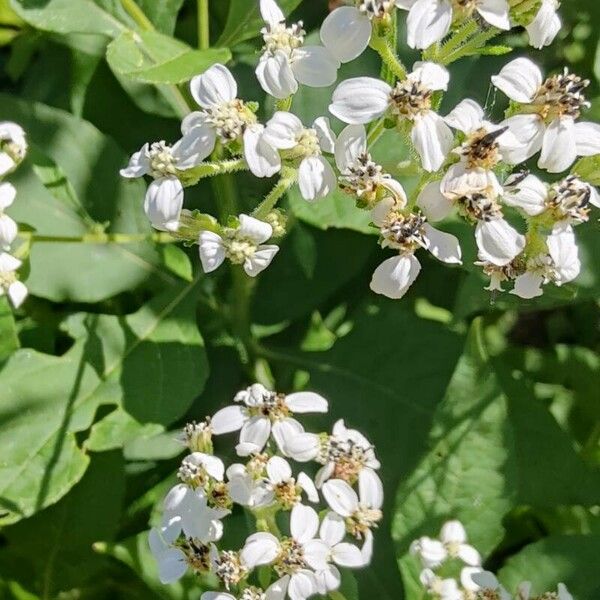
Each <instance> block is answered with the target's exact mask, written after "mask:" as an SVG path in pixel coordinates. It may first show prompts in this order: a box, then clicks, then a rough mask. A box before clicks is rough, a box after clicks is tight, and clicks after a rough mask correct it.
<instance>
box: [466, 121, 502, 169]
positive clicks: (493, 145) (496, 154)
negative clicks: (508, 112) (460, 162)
mask: <svg viewBox="0 0 600 600" xmlns="http://www.w3.org/2000/svg"><path fill="white" fill-rule="evenodd" d="M507 130H508V127H503V128H502V129H497V130H496V131H491V132H489V131H487V130H486V129H485V128H483V127H482V128H481V129H479V130H477V131H476V132H475V133H473V134H471V135H470V136H469V137H468V139H467V141H466V142H465V143H464V144H463V145H462V146H461V147H460V148H459V150H458V153H459V154H460V155H461V156H464V157H465V158H466V161H467V168H469V169H476V168H478V167H479V168H482V169H486V170H488V171H489V170H491V169H493V168H494V167H495V166H496V165H497V164H498V163H499V162H500V161H501V160H502V155H501V154H500V145H499V144H498V138H499V137H500V136H501V135H502V134H503V133H505V132H506V131H507Z"/></svg>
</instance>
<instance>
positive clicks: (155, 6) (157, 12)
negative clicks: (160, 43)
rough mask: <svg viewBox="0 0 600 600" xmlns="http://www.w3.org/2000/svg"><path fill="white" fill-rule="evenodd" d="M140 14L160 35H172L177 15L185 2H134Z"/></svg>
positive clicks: (180, 0) (175, 0) (141, 0)
mask: <svg viewBox="0 0 600 600" xmlns="http://www.w3.org/2000/svg"><path fill="white" fill-rule="evenodd" d="M136 1H137V3H138V4H139V5H140V8H141V9H142V12H143V13H144V14H145V15H146V16H147V17H148V18H149V19H150V20H151V21H152V23H153V24H154V26H155V27H156V29H158V31H160V32H161V33H166V34H168V35H173V32H174V31H175V24H176V23H177V15H178V14H179V11H180V10H181V7H182V6H183V3H184V1H185V0H160V2H157V1H156V0H136Z"/></svg>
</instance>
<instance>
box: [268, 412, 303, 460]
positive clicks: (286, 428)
mask: <svg viewBox="0 0 600 600" xmlns="http://www.w3.org/2000/svg"><path fill="white" fill-rule="evenodd" d="M271 433H272V434H273V438H275V442H276V443H277V446H278V447H279V450H280V451H281V452H282V453H283V454H284V455H285V456H291V457H292V458H293V459H294V460H300V459H299V458H298V457H297V456H296V455H295V454H290V449H289V446H290V443H291V442H292V441H295V440H296V437H297V436H298V435H300V434H303V433H304V428H303V427H302V425H300V423H298V421H296V419H290V418H288V419H282V420H281V421H276V422H275V423H273V427H272V428H271ZM307 460H311V459H307ZM303 462H304V461H303Z"/></svg>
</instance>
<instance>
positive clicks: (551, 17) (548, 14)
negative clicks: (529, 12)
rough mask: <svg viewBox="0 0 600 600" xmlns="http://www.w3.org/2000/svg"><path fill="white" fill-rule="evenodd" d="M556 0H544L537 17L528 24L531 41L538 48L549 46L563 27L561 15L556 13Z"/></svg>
mask: <svg viewBox="0 0 600 600" xmlns="http://www.w3.org/2000/svg"><path fill="white" fill-rule="evenodd" d="M557 7H558V3H557V2H556V0H543V1H542V6H541V7H540V10H539V11H538V14H537V15H536V16H535V19H534V20H533V21H532V22H531V23H530V24H529V25H527V27H526V28H525V29H527V33H528V34H529V43H530V44H531V45H532V46H533V47H534V48H537V49H538V50H540V49H542V48H543V47H544V46H549V45H550V44H551V43H552V42H553V41H554V38H555V37H556V35H557V34H558V32H559V31H560V29H561V27H562V23H561V20H560V17H559V16H558V15H557V14H556V9H557Z"/></svg>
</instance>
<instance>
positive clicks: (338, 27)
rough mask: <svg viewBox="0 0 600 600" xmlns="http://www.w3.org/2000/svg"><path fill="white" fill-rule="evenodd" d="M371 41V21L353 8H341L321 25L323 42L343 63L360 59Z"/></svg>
mask: <svg viewBox="0 0 600 600" xmlns="http://www.w3.org/2000/svg"><path fill="white" fill-rule="evenodd" d="M370 40H371V21H370V20H369V18H368V17H367V16H365V15H363V14H362V13H361V12H360V11H359V10H358V9H357V8H355V7H353V6H340V7H339V8H336V9H335V10H334V11H332V12H331V13H330V14H329V15H328V16H327V18H326V19H325V20H324V21H323V25H321V41H322V42H323V45H324V46H325V47H326V48H327V50H329V52H331V54H332V55H333V56H334V57H335V59H336V60H338V61H339V62H341V63H347V62H350V61H351V60H354V59H355V58H358V57H359V56H360V55H361V54H362V53H363V52H364V51H365V50H366V49H367V46H368V45H369V41H370Z"/></svg>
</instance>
